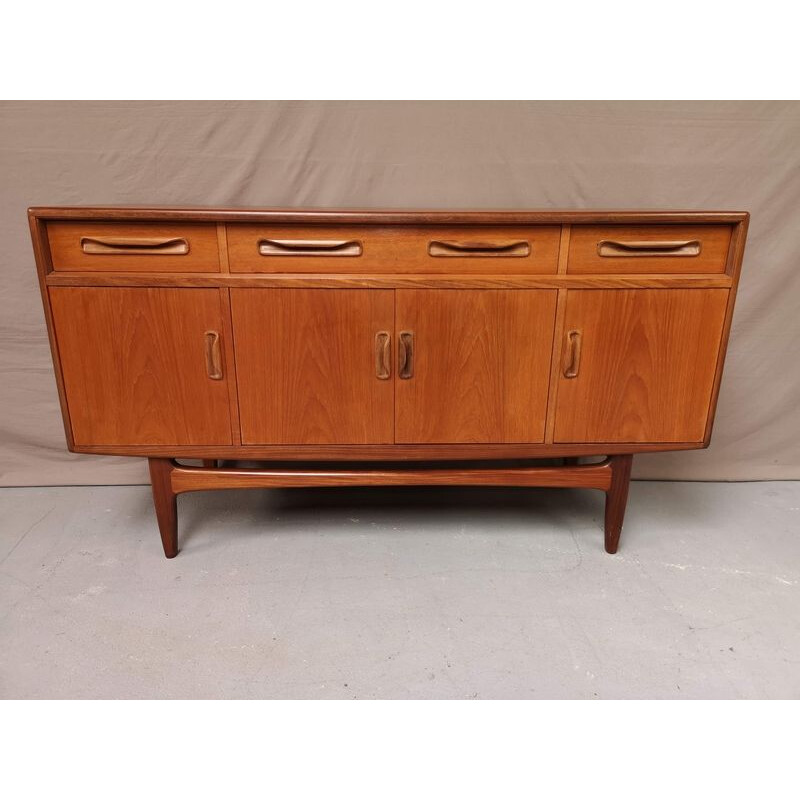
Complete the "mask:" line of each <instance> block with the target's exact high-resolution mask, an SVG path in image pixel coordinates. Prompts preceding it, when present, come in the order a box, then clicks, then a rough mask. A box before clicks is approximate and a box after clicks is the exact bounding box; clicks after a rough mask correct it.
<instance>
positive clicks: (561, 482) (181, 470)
mask: <svg viewBox="0 0 800 800" xmlns="http://www.w3.org/2000/svg"><path fill="white" fill-rule="evenodd" d="M148 461H149V465H150V478H151V482H152V487H153V503H154V504H155V509H156V517H157V519H158V527H159V530H160V532H161V542H162V544H163V546H164V555H165V556H166V557H167V558H174V557H175V556H176V555H177V554H178V513H177V503H176V497H177V496H178V495H179V494H182V493H183V492H199V491H205V490H211V489H278V488H299V487H305V486H531V487H532V486H538V487H547V486H552V487H560V488H580V489H599V490H600V491H603V492H605V493H606V511H605V548H606V552H608V553H616V552H617V547H618V546H619V537H620V533H621V532H622V522H623V519H624V517H625V508H626V505H627V501H628V486H629V484H630V477H631V465H632V463H633V456H632V455H615V456H609V457H608V458H606V459H605V460H604V461H602V462H600V463H599V464H578V463H576V461H577V460H576V459H570V460H569V463H567V464H565V465H564V466H555V467H553V466H540V467H536V466H534V467H495V468H490V467H486V468H482V467H474V468H473V467H464V468H452V467H447V468H441V469H438V468H424V469H418V468H408V469H406V468H397V467H392V468H386V469H381V468H379V467H376V468H372V467H370V468H364V469H285V468H280V469H268V468H267V469H244V468H231V467H225V466H219V467H218V466H216V463H217V462H215V461H204V462H203V466H202V467H187V466H183V465H181V464H178V463H177V462H176V461H175V460H174V459H170V458H150V459H148Z"/></svg>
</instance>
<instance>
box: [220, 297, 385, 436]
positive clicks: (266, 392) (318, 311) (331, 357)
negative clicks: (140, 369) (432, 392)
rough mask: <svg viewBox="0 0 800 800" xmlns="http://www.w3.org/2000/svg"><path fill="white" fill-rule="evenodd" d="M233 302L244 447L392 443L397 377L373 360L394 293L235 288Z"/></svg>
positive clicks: (375, 356)
mask: <svg viewBox="0 0 800 800" xmlns="http://www.w3.org/2000/svg"><path fill="white" fill-rule="evenodd" d="M231 308H232V311H233V329H234V338H235V342H236V371H237V375H238V385H239V416H240V419H241V426H242V443H243V444H386V443H391V442H392V441H393V434H394V430H393V425H394V408H393V396H392V381H391V378H390V375H387V374H386V373H383V377H379V371H380V370H378V368H377V367H378V364H377V363H376V358H377V354H376V337H377V336H378V334H379V333H382V332H383V333H385V334H389V335H390V334H391V332H392V330H393V328H394V296H393V292H392V290H378V289H233V290H232V291H231ZM386 365H387V367H390V366H391V358H390V357H389V354H388V353H387V354H386Z"/></svg>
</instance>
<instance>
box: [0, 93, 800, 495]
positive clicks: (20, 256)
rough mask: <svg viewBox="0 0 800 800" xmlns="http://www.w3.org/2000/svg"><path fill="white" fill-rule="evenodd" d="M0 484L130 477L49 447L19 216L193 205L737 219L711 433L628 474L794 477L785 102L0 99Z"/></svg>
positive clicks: (48, 411)
mask: <svg viewBox="0 0 800 800" xmlns="http://www.w3.org/2000/svg"><path fill="white" fill-rule="evenodd" d="M0 203H1V204H2V206H1V207H0V234H1V235H2V248H0V259H2V282H1V283H0V292H2V302H1V303H0V315H1V316H0V337H2V338H1V339H0V484H3V485H25V484H76V483H146V482H147V477H146V470H145V467H144V462H143V460H141V459H122V458H107V457H89V456H75V455H70V454H68V453H67V452H66V449H65V443H64V435H63V430H62V426H61V418H60V413H59V409H58V402H57V396H56V386H55V380H54V378H53V372H52V366H51V362H50V353H49V349H48V344H47V336H46V333H45V328H44V321H43V315H42V309H41V302H40V298H39V293H38V290H37V285H36V273H35V269H34V263H33V256H32V252H31V245H30V240H29V236H28V229H27V223H26V216H25V210H26V208H27V207H28V206H30V205H45V204H47V205H62V204H69V205H82V204H83V205H88V204H167V205H169V204H192V205H196V204H199V205H226V206H292V205H304V206H381V207H386V206H390V207H391V206H394V207H430V208H458V207H484V208H498V207H499V208H504V207H505V208H508V207H514V208H569V207H576V208H609V207H612V208H613V207H617V208H620V207H623V208H700V209H721V210H747V211H750V212H751V213H752V215H753V216H752V221H751V226H750V238H749V241H748V245H747V252H746V254H745V263H744V271H743V277H742V282H741V286H740V290H739V300H738V305H737V309H736V314H735V317H734V324H733V330H732V333H731V340H730V348H729V353H728V360H727V365H726V369H725V376H724V379H723V382H722V391H721V395H720V402H719V409H718V413H717V418H716V425H715V431H714V438H713V441H712V445H711V447H710V448H709V449H708V450H706V451H694V452H684V453H668V454H656V455H648V456H639V457H637V459H636V466H635V473H634V474H635V476H637V477H652V478H655V477H658V478H675V479H768V478H800V440H799V439H800V363H799V360H798V355H797V353H798V344H799V343H800V103H788V102H643V103H634V102H510V103H506V102H502V103H501V102H436V103H431V102H341V103H331V102H258V103H246V102H206V103H199V102H187V103H183V102H181V103H175V102H145V103H142V102H88V103H87V102H81V103H78V102H31V103H19V102H6V103H1V104H0Z"/></svg>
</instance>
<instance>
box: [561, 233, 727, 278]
mask: <svg viewBox="0 0 800 800" xmlns="http://www.w3.org/2000/svg"><path fill="white" fill-rule="evenodd" d="M730 241H731V227H730V226H729V225H573V226H572V231H571V234H570V240H569V259H568V262H567V272H570V273H582V274H594V275H597V274H603V275H618V274H630V273H638V274H641V275H648V274H653V273H665V272H669V273H708V272H714V273H719V272H725V265H726V263H727V260H728V247H729V245H730Z"/></svg>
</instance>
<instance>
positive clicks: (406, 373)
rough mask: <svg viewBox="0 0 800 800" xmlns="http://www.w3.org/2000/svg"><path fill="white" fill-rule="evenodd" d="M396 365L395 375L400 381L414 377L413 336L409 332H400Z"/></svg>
mask: <svg viewBox="0 0 800 800" xmlns="http://www.w3.org/2000/svg"><path fill="white" fill-rule="evenodd" d="M397 364H398V366H397V375H398V377H399V378H400V379H401V380H404V381H407V380H408V379H409V378H413V377H414V334H413V333H412V332H411V331H400V336H399V339H398V342H397Z"/></svg>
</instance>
